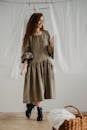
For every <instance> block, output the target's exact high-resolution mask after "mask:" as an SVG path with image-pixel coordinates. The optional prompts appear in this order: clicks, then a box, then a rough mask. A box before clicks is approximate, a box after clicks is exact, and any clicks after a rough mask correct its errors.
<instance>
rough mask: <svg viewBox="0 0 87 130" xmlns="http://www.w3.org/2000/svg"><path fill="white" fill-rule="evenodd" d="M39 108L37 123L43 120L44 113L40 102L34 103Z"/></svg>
mask: <svg viewBox="0 0 87 130" xmlns="http://www.w3.org/2000/svg"><path fill="white" fill-rule="evenodd" d="M33 104H34V105H35V106H36V107H37V114H38V116H37V121H42V120H43V113H42V107H41V106H40V101H38V102H34V103H33Z"/></svg>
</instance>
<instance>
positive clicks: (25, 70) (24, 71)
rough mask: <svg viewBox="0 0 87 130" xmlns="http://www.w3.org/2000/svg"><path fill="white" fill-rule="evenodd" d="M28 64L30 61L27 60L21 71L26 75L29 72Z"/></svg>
mask: <svg viewBox="0 0 87 130" xmlns="http://www.w3.org/2000/svg"><path fill="white" fill-rule="evenodd" d="M27 65H28V63H27V61H25V62H24V64H23V67H22V71H21V73H20V74H21V75H25V74H26V73H27Z"/></svg>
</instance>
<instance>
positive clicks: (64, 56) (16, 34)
mask: <svg viewBox="0 0 87 130" xmlns="http://www.w3.org/2000/svg"><path fill="white" fill-rule="evenodd" d="M9 6H10V5H9V4H4V3H3V4H1V3H0V36H1V38H0V43H2V44H1V48H0V59H1V62H0V67H6V68H7V69H9V76H10V77H11V78H13V79H19V78H20V71H21V63H20V56H21V47H22V40H23V39H22V38H23V35H24V33H25V28H26V23H27V21H28V19H29V17H30V15H31V14H32V13H33V12H34V10H33V6H29V5H26V4H25V5H22V4H20V5H17V4H16V5H15V4H12V5H11V6H10V8H9ZM39 7H40V8H39ZM41 8H46V9H43V10H42V9H41ZM36 9H37V12H38V11H39V12H42V13H43V14H44V18H45V28H46V29H48V31H49V32H50V34H51V36H53V35H54V38H55V69H56V70H57V69H60V71H62V72H63V73H66V74H68V73H70V74H76V73H87V58H86V50H87V44H86V43H87V36H86V35H87V29H86V28H87V15H86V12H87V1H86V0H70V1H69V0H67V1H66V0H63V1H61V2H59V3H56V4H53V5H37V6H36ZM2 14H3V15H2ZM3 23H4V25H5V26H4V28H3V26H2V25H3ZM4 37H5V38H4Z"/></svg>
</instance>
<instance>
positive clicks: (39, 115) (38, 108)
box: [37, 107, 43, 121]
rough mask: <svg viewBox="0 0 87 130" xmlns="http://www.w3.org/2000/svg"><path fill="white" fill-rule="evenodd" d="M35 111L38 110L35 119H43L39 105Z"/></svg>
mask: <svg viewBox="0 0 87 130" xmlns="http://www.w3.org/2000/svg"><path fill="white" fill-rule="evenodd" d="M37 112H38V117H37V121H42V120H43V113H42V108H41V107H37Z"/></svg>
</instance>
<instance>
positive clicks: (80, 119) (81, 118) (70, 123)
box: [52, 105, 87, 130]
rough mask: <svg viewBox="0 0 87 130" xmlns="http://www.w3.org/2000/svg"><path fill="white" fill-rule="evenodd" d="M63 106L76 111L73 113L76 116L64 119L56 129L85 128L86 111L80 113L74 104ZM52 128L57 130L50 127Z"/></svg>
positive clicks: (86, 128) (83, 129) (86, 129)
mask: <svg viewBox="0 0 87 130" xmlns="http://www.w3.org/2000/svg"><path fill="white" fill-rule="evenodd" d="M64 108H73V110H76V111H77V113H73V114H74V115H75V116H76V118H74V119H70V120H65V121H64V123H63V124H62V125H61V126H60V128H59V129H58V130H87V113H82V112H80V111H79V109H78V108H76V107H75V106H71V105H69V106H65V107H64ZM52 130H57V129H55V128H52Z"/></svg>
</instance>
